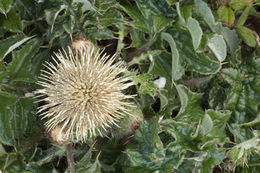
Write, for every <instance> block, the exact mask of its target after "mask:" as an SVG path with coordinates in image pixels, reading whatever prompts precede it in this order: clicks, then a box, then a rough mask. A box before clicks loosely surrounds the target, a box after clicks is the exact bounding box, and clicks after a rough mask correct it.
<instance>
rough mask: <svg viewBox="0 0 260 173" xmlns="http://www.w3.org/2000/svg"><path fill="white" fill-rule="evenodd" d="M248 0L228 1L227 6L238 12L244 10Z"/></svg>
mask: <svg viewBox="0 0 260 173" xmlns="http://www.w3.org/2000/svg"><path fill="white" fill-rule="evenodd" d="M248 3H249V0H229V1H228V5H229V6H230V7H231V8H233V9H234V10H235V11H240V10H243V9H245V8H246V6H247V5H248Z"/></svg>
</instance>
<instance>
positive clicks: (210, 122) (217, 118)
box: [202, 109, 231, 145]
mask: <svg viewBox="0 0 260 173" xmlns="http://www.w3.org/2000/svg"><path fill="white" fill-rule="evenodd" d="M230 116H231V112H230V111H225V112H220V111H215V110H211V109H210V110H207V111H206V114H205V116H204V118H203V120H202V127H203V129H204V130H205V135H204V138H206V139H204V140H214V141H215V142H217V143H218V144H221V145H223V144H224V143H225V141H226V133H225V128H226V125H227V121H228V119H229V118H230Z"/></svg>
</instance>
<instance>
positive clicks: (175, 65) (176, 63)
mask: <svg viewBox="0 0 260 173" xmlns="http://www.w3.org/2000/svg"><path fill="white" fill-rule="evenodd" d="M162 39H163V40H166V41H167V42H168V43H169V45H170V47H171V52H172V67H171V72H172V74H171V76H172V78H171V79H172V81H176V80H178V79H180V78H181V76H182V75H183V73H184V69H183V68H182V66H181V64H180V60H179V52H178V50H177V48H176V44H175V41H174V39H173V38H172V36H171V35H170V34H168V33H162Z"/></svg>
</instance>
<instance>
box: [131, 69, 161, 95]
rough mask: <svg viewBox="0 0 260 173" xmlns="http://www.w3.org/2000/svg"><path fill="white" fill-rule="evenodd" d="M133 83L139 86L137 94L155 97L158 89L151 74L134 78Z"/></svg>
mask: <svg viewBox="0 0 260 173" xmlns="http://www.w3.org/2000/svg"><path fill="white" fill-rule="evenodd" d="M133 82H134V83H135V85H136V86H137V92H138V93H139V94H140V95H142V94H150V95H151V96H154V95H155V94H156V91H157V89H158V88H157V87H156V85H155V84H154V83H153V81H152V75H150V74H149V73H143V74H140V75H138V76H134V77H133ZM138 84H139V85H138Z"/></svg>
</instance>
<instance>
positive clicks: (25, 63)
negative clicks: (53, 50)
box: [7, 39, 40, 81]
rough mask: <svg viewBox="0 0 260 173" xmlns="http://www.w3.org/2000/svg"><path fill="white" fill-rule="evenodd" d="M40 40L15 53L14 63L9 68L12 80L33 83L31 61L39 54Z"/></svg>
mask: <svg viewBox="0 0 260 173" xmlns="http://www.w3.org/2000/svg"><path fill="white" fill-rule="evenodd" d="M39 48H40V46H39V40H37V39H33V40H31V41H30V42H28V43H27V44H26V45H25V46H24V47H23V48H22V49H21V50H19V51H16V52H14V55H13V61H12V62H11V63H10V64H9V65H8V66H7V71H8V72H9V73H10V80H12V81H14V80H23V81H33V79H32V74H31V72H30V69H31V59H32V58H33V56H34V55H35V54H36V53H37V52H38V50H39Z"/></svg>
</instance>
